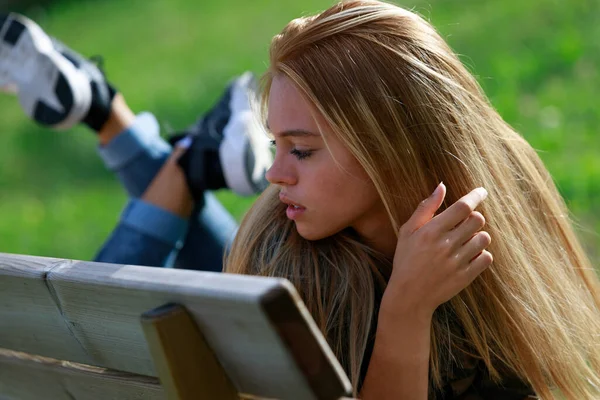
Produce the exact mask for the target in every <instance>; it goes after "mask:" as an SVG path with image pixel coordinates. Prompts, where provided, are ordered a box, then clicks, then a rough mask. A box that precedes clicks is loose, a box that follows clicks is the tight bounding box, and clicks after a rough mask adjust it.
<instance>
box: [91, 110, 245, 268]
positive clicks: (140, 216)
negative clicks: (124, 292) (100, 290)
mask: <svg viewBox="0 0 600 400" xmlns="http://www.w3.org/2000/svg"><path fill="white" fill-rule="evenodd" d="M98 153H99V155H100V157H101V158H102V159H103V161H104V163H105V165H106V166H107V168H109V169H110V170H112V171H113V172H115V173H116V174H117V176H118V177H119V180H120V181H121V183H122V184H123V186H124V188H125V190H126V191H127V193H128V194H129V196H130V197H131V198H132V200H130V202H129V203H128V204H127V206H126V207H125V209H124V210H123V213H122V215H121V220H120V221H119V224H118V225H117V226H116V227H115V229H114V230H113V232H112V233H111V235H110V236H109V238H108V240H107V241H106V242H105V243H104V245H103V246H102V248H101V250H100V252H99V253H98V255H97V256H96V258H95V260H96V261H101V262H112V263H119V264H136V265H147V266H155V267H175V268H185V269H199V270H208V271H221V270H222V258H223V253H224V251H225V249H226V246H227V245H228V243H230V241H231V240H232V239H233V236H234V235H235V231H236V230H237V224H236V222H235V220H234V219H233V217H231V215H230V214H229V213H228V212H227V211H226V210H225V208H224V207H223V206H222V205H221V204H220V203H219V202H218V200H217V199H216V198H215V197H214V196H213V195H212V194H211V193H205V195H204V202H203V203H199V204H196V207H195V210H194V213H193V214H192V217H191V218H190V220H189V221H186V220H183V219H182V218H180V217H179V216H177V215H175V214H172V213H170V212H167V211H165V210H163V209H161V208H159V207H156V206H153V205H151V204H149V203H146V202H144V201H142V200H139V199H137V198H138V197H140V196H141V195H142V194H143V193H144V191H145V190H146V188H147V187H148V185H149V184H150V182H152V179H153V178H154V176H155V175H156V173H157V172H158V171H159V170H160V168H161V167H162V165H163V164H164V162H165V161H166V159H167V158H168V157H169V154H170V153H171V146H170V145H169V144H168V143H167V142H166V141H165V140H163V139H162V138H161V137H160V134H159V126H158V123H157V121H156V119H155V118H154V116H153V115H152V114H149V113H142V114H140V115H138V116H137V117H136V119H135V121H134V122H133V124H132V125H131V126H130V127H129V128H128V129H126V130H125V131H123V132H121V133H120V134H119V135H118V136H116V137H115V138H114V139H112V140H111V141H110V142H109V143H108V144H107V145H106V146H102V147H100V148H99V149H98Z"/></svg>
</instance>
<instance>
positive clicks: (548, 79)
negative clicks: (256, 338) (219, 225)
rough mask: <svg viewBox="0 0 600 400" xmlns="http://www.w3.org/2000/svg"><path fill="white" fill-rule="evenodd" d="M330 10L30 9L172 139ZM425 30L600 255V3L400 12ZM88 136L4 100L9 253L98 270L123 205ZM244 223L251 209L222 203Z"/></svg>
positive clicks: (492, 4)
mask: <svg viewBox="0 0 600 400" xmlns="http://www.w3.org/2000/svg"><path fill="white" fill-rule="evenodd" d="M330 4H331V2H330V1H318V0H309V1H300V2H296V1H281V0H255V1H242V0H223V1H202V2H198V1H195V0H144V1H142V0H128V1H122V0H103V1H100V0H79V1H74V0H63V1H55V2H51V3H50V5H46V6H44V7H36V8H28V9H26V10H25V12H26V14H28V15H29V16H30V17H32V18H34V19H36V20H37V21H38V22H39V23H40V25H42V27H43V28H44V29H45V30H47V31H48V32H49V33H50V34H52V35H54V36H56V37H58V38H60V39H61V40H62V41H63V42H65V43H67V44H68V45H69V46H70V47H72V48H74V49H76V50H78V51H79V52H81V53H83V54H86V55H93V54H102V55H103V56H104V57H105V59H106V65H105V67H106V71H107V73H108V76H109V78H110V80H111V81H112V82H114V83H115V84H116V85H117V86H118V88H119V89H120V90H121V91H122V92H123V93H124V94H125V97H126V98H127V100H128V102H129V104H130V106H131V107H132V108H133V109H134V110H136V111H142V110H149V111H152V112H153V113H155V115H156V116H157V117H158V119H159V121H161V124H162V126H163V131H164V132H168V131H171V130H176V129H180V128H183V127H185V126H186V125H188V124H189V123H191V122H193V121H194V120H195V119H196V117H197V116H198V115H199V114H200V113H201V112H202V111H203V110H205V109H206V108H207V107H208V106H210V104H211V103H212V101H214V100H215V99H216V98H217V97H218V95H219V94H220V92H221V90H222V88H223V87H224V85H225V84H226V82H227V81H228V79H229V78H230V77H231V76H233V75H236V74H239V73H240V72H242V71H244V70H247V69H249V70H253V71H255V72H257V73H260V72H261V71H262V70H264V67H265V65H266V62H267V51H268V45H269V42H270V38H271V37H272V36H273V35H274V34H276V33H277V32H278V31H279V30H280V29H281V28H282V27H283V26H284V25H285V23H286V22H287V21H289V20H290V19H292V18H295V17H297V16H300V15H306V14H310V13H314V12H316V11H319V10H321V9H324V8H326V7H327V6H328V5H330ZM401 5H403V6H405V7H408V8H413V9H415V10H416V11H418V12H420V13H421V14H423V15H424V16H425V17H426V18H428V19H430V20H431V21H432V22H433V24H434V25H435V26H436V27H437V28H438V30H439V31H440V32H441V33H442V35H443V36H444V37H445V38H446V39H447V40H448V42H449V43H450V45H451V46H452V47H453V48H454V49H455V50H456V51H457V52H458V53H459V54H461V55H462V56H461V57H462V58H463V61H464V62H465V63H466V64H467V65H468V66H469V68H470V69H471V70H472V71H473V72H474V74H475V75H476V76H477V77H478V79H479V81H480V82H481V84H482V85H483V87H484V89H485V90H486V92H487V93H488V95H489V96H490V98H491V100H492V102H493V104H494V105H495V106H496V107H497V108H498V110H499V111H500V113H501V114H502V115H503V117H504V118H505V119H506V120H507V121H508V122H509V123H511V124H512V125H513V126H514V127H515V128H516V129H517V130H518V131H520V132H521V133H522V134H523V135H524V136H525V137H526V138H527V139H528V140H529V142H530V143H531V144H532V145H533V146H534V147H535V148H536V149H538V150H539V152H540V155H541V157H542V159H543V160H544V162H545V163H546V165H547V166H548V168H549V169H550V171H551V173H552V175H553V176H554V178H555V181H556V183H557V185H558V186H559V189H560V191H561V193H562V194H563V195H564V197H565V199H566V201H567V203H568V205H569V208H570V209H571V210H572V212H573V214H574V216H575V217H576V218H577V219H578V220H579V221H580V222H581V231H582V232H581V233H582V236H583V238H584V241H585V243H586V245H587V247H588V249H589V250H590V253H591V254H592V255H593V257H597V256H598V252H597V251H596V249H600V238H599V237H598V235H597V232H599V231H600V157H599V152H600V135H599V134H598V127H599V126H600V109H599V108H598V107H597V95H596V90H597V88H598V87H600V74H599V73H598V67H600V41H598V40H597V38H598V37H600V25H599V24H597V21H596V20H595V18H596V16H597V15H600V6H599V3H598V2H597V1H595V0H587V1H586V0H578V1H569V2H561V1H558V0H529V1H523V0H505V1H502V2H500V1H475V0H462V1H458V0H452V1H450V0H438V1H419V0H412V1H408V0H407V1H404V2H402V3H401ZM94 147H95V142H94V138H93V135H91V134H90V133H89V132H88V131H86V130H85V129H84V128H77V129H73V130H72V131H69V132H59V133H57V132H52V131H49V130H47V129H43V128H39V127H37V126H36V125H35V124H33V123H32V122H30V121H29V120H28V119H27V118H26V117H24V115H23V113H22V112H21V110H20V108H19V106H18V103H17V101H16V100H15V99H14V98H13V97H11V96H8V95H1V94H0V160H1V162H0V221H1V222H0V251H3V252H14V253H25V254H35V255H45V256H56V257H68V258H77V259H90V258H91V257H93V255H94V253H95V252H96V250H97V249H98V247H99V246H100V245H101V243H102V241H103V239H104V238H105V237H106V236H107V235H108V233H109V232H110V230H111V228H112V227H113V226H114V224H115V222H116V221H117V219H118V214H119V211H120V209H121V207H122V206H123V204H124V202H125V200H126V199H125V196H124V194H123V192H122V190H121V189H120V187H119V185H118V183H117V182H116V180H115V178H114V177H113V175H112V173H110V172H109V171H106V170H105V169H104V167H103V166H102V164H101V162H100V161H99V160H98V158H97V157H96V155H95V149H94ZM218 196H219V198H220V199H221V200H222V201H223V202H224V203H225V205H226V206H227V207H228V208H229V209H230V210H231V211H232V212H233V213H234V215H236V216H237V217H239V216H241V215H242V214H243V212H244V211H245V210H246V209H247V207H248V206H249V205H250V204H251V202H252V199H239V198H237V197H235V196H233V195H231V194H230V193H226V192H221V193H219V194H218Z"/></svg>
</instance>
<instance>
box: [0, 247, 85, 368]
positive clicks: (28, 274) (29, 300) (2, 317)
mask: <svg viewBox="0 0 600 400" xmlns="http://www.w3.org/2000/svg"><path fill="white" fill-rule="evenodd" d="M69 263H70V261H66V260H59V259H55V258H42V257H28V256H17V255H11V254H1V253H0V347H5V348H10V349H13V350H17V351H25V352H29V353H33V354H41V355H51V354H52V353H53V349H54V348H57V347H58V348H61V355H62V356H64V358H65V359H67V360H73V361H77V362H80V363H85V364H90V363H92V360H91V359H90V358H89V357H87V355H86V352H85V350H84V349H83V348H82V346H81V345H80V344H79V342H78V341H77V339H76V337H75V336H74V335H73V334H72V331H71V329H70V328H71V327H70V325H69V324H68V323H67V321H66V320H65V318H64V317H63V315H62V314H61V310H60V308H59V307H58V306H57V302H56V299H55V297H54V294H53V293H52V292H51V291H50V290H49V288H48V284H47V281H46V276H47V274H48V273H49V272H50V271H51V270H52V269H53V268H57V267H59V266H61V265H64V264H69Z"/></svg>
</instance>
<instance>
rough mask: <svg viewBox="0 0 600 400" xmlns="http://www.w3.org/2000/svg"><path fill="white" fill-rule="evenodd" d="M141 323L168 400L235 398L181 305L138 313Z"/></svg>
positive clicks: (231, 386) (169, 305)
mask: <svg viewBox="0 0 600 400" xmlns="http://www.w3.org/2000/svg"><path fill="white" fill-rule="evenodd" d="M142 326H143V328H144V334H145V335H146V340H147V342H148V346H149V347H150V353H151V354H152V358H153V360H154V365H155V366H156V369H157V371H158V374H159V377H160V382H161V383H162V386H163V388H164V390H165V393H166V394H167V398H168V399H169V400H196V399H219V400H238V399H239V396H238V392H237V390H236V389H235V388H234V387H233V385H232V383H231V381H230V380H229V377H228V376H227V373H226V372H225V370H224V369H223V367H222V366H221V364H219V361H218V360H217V358H216V357H215V355H214V353H213V351H212V350H211V349H210V347H209V346H208V344H207V343H206V340H205V339H204V337H203V336H202V333H201V332H200V331H199V330H198V327H197V326H196V324H195V323H194V320H193V319H192V318H191V316H190V315H189V314H188V312H187V311H186V309H185V308H184V307H183V306H181V305H176V304H167V305H165V306H163V307H159V308H157V309H154V310H152V311H150V312H147V313H145V314H143V315H142Z"/></svg>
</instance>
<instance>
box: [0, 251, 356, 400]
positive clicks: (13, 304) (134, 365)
mask: <svg viewBox="0 0 600 400" xmlns="http://www.w3.org/2000/svg"><path fill="white" fill-rule="evenodd" d="M19 257H20V256H10V255H3V254H0V288H7V289H8V290H9V291H10V290H12V292H11V293H12V294H15V293H17V294H18V296H20V301H10V300H9V303H5V300H6V296H4V293H3V292H2V291H0V316H2V317H4V316H7V315H9V314H11V313H12V314H13V315H16V316H17V319H15V320H12V321H10V320H6V321H3V322H1V323H2V324H3V325H1V326H2V328H3V330H2V333H1V334H0V347H8V348H15V349H16V348H18V349H19V350H22V351H26V352H30V353H37V354H41V355H45V356H49V357H53V358H57V359H65V360H70V361H76V362H81V363H84V364H91V365H97V366H101V367H105V368H110V369H114V370H120V371H126V372H131V373H135V374H140V375H148V376H156V371H155V368H154V366H153V363H152V359H151V356H150V353H149V350H148V346H147V343H146V340H145V338H144V335H143V330H142V326H141V324H140V322H139V317H140V315H141V314H142V313H144V312H146V311H148V310H151V309H154V308H156V307H158V306H161V305H163V304H165V303H178V304H182V305H184V306H185V307H186V309H187V310H188V312H189V314H190V315H191V316H192V318H193V319H194V321H195V322H196V324H197V326H198V327H199V328H200V330H201V332H202V333H203V335H204V337H205V339H206V341H207V343H208V344H209V345H210V347H211V348H212V350H213V351H214V353H215V354H216V356H217V358H218V359H219V362H220V363H221V365H222V366H223V367H224V369H225V370H226V371H227V373H228V375H229V378H230V379H231V381H232V383H233V384H234V385H235V387H236V388H237V389H238V390H239V391H240V392H242V393H247V394H251V395H255V396H264V397H269V398H286V399H311V398H336V397H338V396H340V395H342V394H344V391H346V390H347V389H348V388H349V382H348V379H347V378H346V376H345V375H344V373H343V371H342V369H341V367H340V366H339V364H338V363H337V361H336V360H335V357H333V354H332V352H331V350H330V349H329V347H328V346H327V344H326V342H325V340H324V338H323V337H322V335H321V334H320V333H319V332H318V329H317V327H316V325H315V324H314V321H312V319H311V318H310V315H309V314H308V312H307V310H306V308H305V307H304V305H303V304H302V302H301V301H300V298H299V296H298V295H297V293H296V291H295V290H294V288H293V287H292V285H291V284H290V283H289V282H288V281H285V280H280V279H275V278H260V277H251V276H239V275H226V274H217V273H209V272H199V271H184V270H172V269H162V268H149V267H139V266H123V265H115V264H100V263H88V262H71V261H64V260H48V259H39V258H29V259H27V260H26V261H24V259H22V258H19ZM28 265H31V266H33V267H32V269H33V270H30V269H29V267H28ZM15 271H17V272H15ZM15 276H16V277H17V280H13V281H10V282H9V280H10V279H13V278H14V277H15ZM3 282H4V283H3ZM2 285H3V286H2ZM11 287H12V289H10V288H11ZM16 287H18V289H17V288H16ZM282 291H283V292H282ZM273 293H277V294H278V295H281V293H284V294H286V296H287V298H288V299H291V301H290V302H289V303H290V304H292V305H293V306H292V307H291V308H290V307H289V304H288V306H286V307H285V308H283V309H282V308H280V307H279V308H278V307H275V308H273V303H272V301H271V300H272V298H273ZM267 304H271V306H270V307H267V306H266V305H267ZM294 305H295V306H294ZM288 312H292V313H294V314H295V316H293V317H292V318H291V320H293V324H290V323H289V322H290V321H289V320H288V319H286V318H282V315H283V316H285V315H284V314H285V313H288ZM282 313H283V314H282ZM15 321H18V323H15ZM40 321H45V322H44V324H45V325H46V326H47V328H48V330H47V331H46V330H45V329H39V327H37V326H36V324H38V323H40ZM278 321H279V322H278ZM30 329H32V330H33V331H34V332H36V333H35V334H33V335H30V334H29V332H30ZM44 332H47V333H49V334H45V333H44ZM296 333H299V334H298V335H296ZM22 335H30V338H29V339H28V340H26V341H23V340H22V339H20V337H21V336H22ZM60 338H62V339H63V341H61V340H60ZM7 344H8V345H7ZM15 344H18V345H19V346H17V347H14V345H15ZM303 346H304V347H303ZM304 348H306V349H308V350H309V351H306V352H303V349H304ZM74 349H76V350H74ZM307 354H308V355H309V356H307ZM311 371H312V372H311ZM311 374H312V375H311ZM324 377H325V378H324ZM336 391H337V396H335V397H331V396H332V395H333V393H335V392H336ZM324 393H326V394H324Z"/></svg>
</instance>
